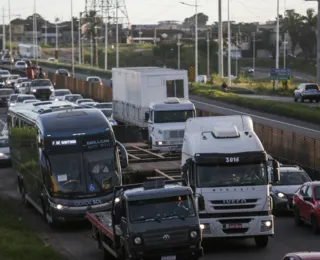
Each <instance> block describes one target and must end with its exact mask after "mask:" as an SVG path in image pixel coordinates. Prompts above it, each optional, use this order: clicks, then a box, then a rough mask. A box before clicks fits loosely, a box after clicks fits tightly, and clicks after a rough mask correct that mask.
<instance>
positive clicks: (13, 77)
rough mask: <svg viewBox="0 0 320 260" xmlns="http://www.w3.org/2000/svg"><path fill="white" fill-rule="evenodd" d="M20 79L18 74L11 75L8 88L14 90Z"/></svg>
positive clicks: (8, 79) (7, 83)
mask: <svg viewBox="0 0 320 260" xmlns="http://www.w3.org/2000/svg"><path fill="white" fill-rule="evenodd" d="M18 78H20V75H18V74H12V75H10V76H9V77H8V78H7V80H6V87H7V88H14V86H15V84H16V83H17V80H18Z"/></svg>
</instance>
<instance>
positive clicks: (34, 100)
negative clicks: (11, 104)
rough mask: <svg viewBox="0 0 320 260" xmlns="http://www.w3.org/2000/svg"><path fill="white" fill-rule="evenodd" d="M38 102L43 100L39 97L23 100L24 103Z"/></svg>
mask: <svg viewBox="0 0 320 260" xmlns="http://www.w3.org/2000/svg"><path fill="white" fill-rule="evenodd" d="M37 102H41V100H39V99H27V100H23V102H22V103H23V104H29V103H37Z"/></svg>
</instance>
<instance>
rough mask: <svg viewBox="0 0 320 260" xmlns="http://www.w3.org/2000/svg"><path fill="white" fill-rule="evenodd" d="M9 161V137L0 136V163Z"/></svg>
mask: <svg viewBox="0 0 320 260" xmlns="http://www.w3.org/2000/svg"><path fill="white" fill-rule="evenodd" d="M9 162H10V148H9V138H8V137H7V136H1V137H0V163H9Z"/></svg>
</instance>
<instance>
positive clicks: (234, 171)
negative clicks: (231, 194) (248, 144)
mask: <svg viewBox="0 0 320 260" xmlns="http://www.w3.org/2000/svg"><path fill="white" fill-rule="evenodd" d="M197 173H198V175H197V176H198V187H200V188H207V187H229V186H255V185H266V184H268V177H267V167H266V164H265V163H255V164H242V165H216V166H210V165H198V166H197Z"/></svg>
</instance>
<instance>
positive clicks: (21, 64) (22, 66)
mask: <svg viewBox="0 0 320 260" xmlns="http://www.w3.org/2000/svg"><path fill="white" fill-rule="evenodd" d="M14 67H15V68H16V69H25V68H27V63H26V62H25V61H23V60H22V61H21V60H20V61H17V62H16V63H15V64H14Z"/></svg>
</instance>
